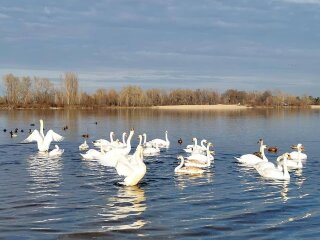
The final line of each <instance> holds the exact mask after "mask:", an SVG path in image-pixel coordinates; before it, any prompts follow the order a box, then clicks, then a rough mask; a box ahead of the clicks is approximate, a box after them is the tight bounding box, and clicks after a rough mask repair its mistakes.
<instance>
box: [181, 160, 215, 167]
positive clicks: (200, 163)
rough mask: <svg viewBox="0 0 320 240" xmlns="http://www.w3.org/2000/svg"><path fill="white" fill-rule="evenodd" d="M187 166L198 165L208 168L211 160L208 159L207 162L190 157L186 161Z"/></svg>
mask: <svg viewBox="0 0 320 240" xmlns="http://www.w3.org/2000/svg"><path fill="white" fill-rule="evenodd" d="M184 165H185V166H186V167H197V168H207V167H210V166H211V160H207V161H206V162H202V161H198V160H194V159H188V160H186V161H185V162H184Z"/></svg>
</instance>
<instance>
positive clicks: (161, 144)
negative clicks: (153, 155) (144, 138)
mask: <svg viewBox="0 0 320 240" xmlns="http://www.w3.org/2000/svg"><path fill="white" fill-rule="evenodd" d="M165 138H166V140H163V139H159V138H156V139H153V140H151V141H150V142H151V143H152V145H153V146H154V147H158V148H169V146H170V141H169V139H168V131H166V132H165Z"/></svg>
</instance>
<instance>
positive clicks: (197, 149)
mask: <svg viewBox="0 0 320 240" xmlns="http://www.w3.org/2000/svg"><path fill="white" fill-rule="evenodd" d="M192 141H193V142H194V145H188V146H187V148H186V149H184V151H185V152H187V153H192V152H193V153H196V152H198V153H201V152H205V151H206V150H207V147H206V146H205V145H204V144H205V143H207V142H208V141H207V140H206V139H202V140H201V142H200V146H199V145H198V144H197V141H198V140H197V138H193V139H192ZM190 146H191V147H190Z"/></svg>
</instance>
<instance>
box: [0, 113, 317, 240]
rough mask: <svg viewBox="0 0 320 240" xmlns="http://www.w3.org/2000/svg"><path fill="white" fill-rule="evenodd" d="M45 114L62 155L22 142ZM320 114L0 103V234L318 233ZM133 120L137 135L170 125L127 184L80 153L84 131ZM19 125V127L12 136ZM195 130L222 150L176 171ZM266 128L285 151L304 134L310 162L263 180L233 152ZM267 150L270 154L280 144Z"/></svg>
mask: <svg viewBox="0 0 320 240" xmlns="http://www.w3.org/2000/svg"><path fill="white" fill-rule="evenodd" d="M40 118H43V119H44V123H45V128H46V130H48V129H53V130H54V131H56V132H58V133H60V134H61V135H63V136H65V140H64V141H63V142H61V143H58V144H59V146H60V147H61V148H63V149H65V153H64V154H63V156H62V157H61V158H60V159H38V158H37V156H36V152H37V151H36V145H35V144H20V142H21V141H22V140H23V139H24V138H26V137H27V136H28V131H29V129H34V128H38V126H39V123H38V121H39V119H40ZM319 120H320V112H319V111H318V110H300V111H290V110H266V109H264V110H244V111H227V112H224V111H221V112H219V111H218V112H217V111H200V112H197V111H191V112H188V111H182V112H173V111H159V110H145V109H144V110H141V109H131V110H98V111H94V110H83V111H76V110H75V111H71V110H69V111H66V110H43V111H30V110H20V111H1V112H0V126H1V127H2V128H3V129H4V128H6V129H7V132H6V133H5V132H3V131H2V130H1V132H0V145H1V148H0V153H1V154H0V167H1V168H0V169H1V175H0V201H1V208H0V237H2V238H9V239H44V238H45V239H56V238H61V239H88V238H101V239H106V238H110V239H114V238H121V239H132V238H134V239H137V238H146V239H151V238H157V239H163V238H169V239H188V238H190V239H212V238H215V239H219V238H227V239H241V238H242V239H248V238H257V239H275V238H277V239H278V238H281V239H302V238H317V237H318V236H319V233H320V228H319V227H318V224H319V220H320V215H319V199H320V193H319V158H318V154H319V143H320V141H319V136H320V130H319V127H318V125H319ZM96 122H97V124H96ZM31 123H34V124H35V127H33V126H30V124H31ZM65 125H67V126H68V130H66V131H64V130H63V129H62V128H63V126H65ZM132 127H134V128H135V135H134V138H133V145H134V146H136V145H137V138H136V137H137V136H138V134H142V133H144V132H146V133H147V135H148V138H149V139H150V140H151V139H153V138H164V131H165V130H168V132H169V139H170V141H171V146H170V148H169V149H168V150H165V151H163V152H161V155H160V156H157V157H147V158H145V163H146V165H147V174H146V176H145V177H144V179H143V180H142V181H141V183H140V184H139V185H138V186H134V187H124V186H121V185H119V184H118V182H120V181H122V178H121V177H119V176H118V175H117V173H116V171H115V170H114V169H112V168H106V167H103V166H100V165H99V164H98V163H97V162H94V161H85V160H82V159H81V158H80V155H79V150H78V146H79V145H80V144H81V143H82V141H83V140H82V138H81V135H82V134H84V133H88V134H89V135H90V138H89V141H92V140H94V139H99V138H109V132H110V131H114V132H115V133H116V135H117V137H118V138H121V134H122V132H124V131H129V129H130V128H132ZM14 128H19V133H18V136H17V137H16V138H10V135H9V133H8V132H9V131H10V130H11V129H14ZM20 129H23V130H24V132H23V133H21V132H20ZM180 137H181V138H182V139H183V144H182V145H179V144H178V142H177V140H178V139H179V138H180ZM192 137H197V138H199V139H202V138H205V139H208V140H209V141H211V142H213V144H214V149H215V152H216V155H215V161H214V163H213V164H212V166H211V167H210V169H208V171H207V172H205V173H204V174H203V175H200V176H184V175H176V174H174V172H173V171H174V168H175V167H176V166H177V165H178V161H177V159H176V156H177V155H178V154H181V153H183V151H182V149H183V147H184V146H186V145H187V144H191V139H192ZM259 138H264V141H265V142H266V144H269V145H276V146H278V147H279V153H284V152H286V151H290V148H289V146H290V145H292V144H297V143H299V142H301V143H303V144H304V145H305V149H306V153H307V154H308V160H307V162H306V164H305V167H304V168H303V169H302V170H300V171H294V172H291V180H290V181H289V182H283V181H280V182H275V181H270V180H265V179H263V178H261V177H260V176H259V175H258V174H257V172H255V171H254V170H253V169H249V168H243V167H241V166H240V165H239V164H237V163H236V161H235V159H234V157H235V156H240V155H241V154H245V153H251V152H253V151H257V150H258V145H257V143H256V142H257V140H258V139H259ZM51 147H53V145H52V146H51ZM91 147H93V146H92V144H91ZM267 157H268V158H269V159H270V160H271V161H274V160H275V158H276V157H277V155H276V154H268V155H267Z"/></svg>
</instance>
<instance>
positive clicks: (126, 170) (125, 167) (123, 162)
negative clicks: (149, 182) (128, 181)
mask: <svg viewBox="0 0 320 240" xmlns="http://www.w3.org/2000/svg"><path fill="white" fill-rule="evenodd" d="M115 168H116V170H117V173H118V174H119V175H120V176H125V177H126V176H129V175H130V174H131V173H132V172H133V171H134V169H133V168H132V166H131V165H130V163H129V162H128V159H126V157H124V156H123V158H120V159H118V162H117V164H116V166H115Z"/></svg>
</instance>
